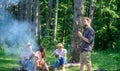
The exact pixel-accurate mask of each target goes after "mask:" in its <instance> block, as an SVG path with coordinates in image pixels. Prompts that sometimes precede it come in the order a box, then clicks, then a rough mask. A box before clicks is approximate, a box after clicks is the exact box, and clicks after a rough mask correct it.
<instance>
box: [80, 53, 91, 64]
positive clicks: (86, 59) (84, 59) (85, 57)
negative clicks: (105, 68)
mask: <svg viewBox="0 0 120 71" xmlns="http://www.w3.org/2000/svg"><path fill="white" fill-rule="evenodd" d="M80 63H82V64H90V63H91V52H85V51H84V52H81V53H80Z"/></svg>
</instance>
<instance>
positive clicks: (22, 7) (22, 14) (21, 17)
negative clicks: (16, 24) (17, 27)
mask: <svg viewBox="0 0 120 71" xmlns="http://www.w3.org/2000/svg"><path fill="white" fill-rule="evenodd" d="M25 13H26V1H25V0H23V1H20V3H19V5H18V19H19V20H20V21H24V20H25V16H26V15H25Z"/></svg>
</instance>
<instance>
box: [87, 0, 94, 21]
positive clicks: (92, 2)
mask: <svg viewBox="0 0 120 71" xmlns="http://www.w3.org/2000/svg"><path fill="white" fill-rule="evenodd" d="M93 14H94V0H90V5H89V13H88V17H89V18H90V19H91V21H92V19H93Z"/></svg>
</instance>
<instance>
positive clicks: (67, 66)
mask: <svg viewBox="0 0 120 71" xmlns="http://www.w3.org/2000/svg"><path fill="white" fill-rule="evenodd" d="M76 66H80V63H67V64H65V65H64V67H65V68H69V67H76ZM62 67H63V66H60V67H59V69H61V68H62ZM48 68H49V69H50V70H54V65H48Z"/></svg>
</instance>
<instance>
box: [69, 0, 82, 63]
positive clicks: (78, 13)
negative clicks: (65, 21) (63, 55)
mask: <svg viewBox="0 0 120 71" xmlns="http://www.w3.org/2000/svg"><path fill="white" fill-rule="evenodd" d="M83 14H84V0H74V19H73V35H72V41H71V62H79V48H77V47H78V46H79V45H80V38H79V37H78V30H81V32H82V27H81V25H82V18H83ZM76 21H78V25H77V24H76Z"/></svg>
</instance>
